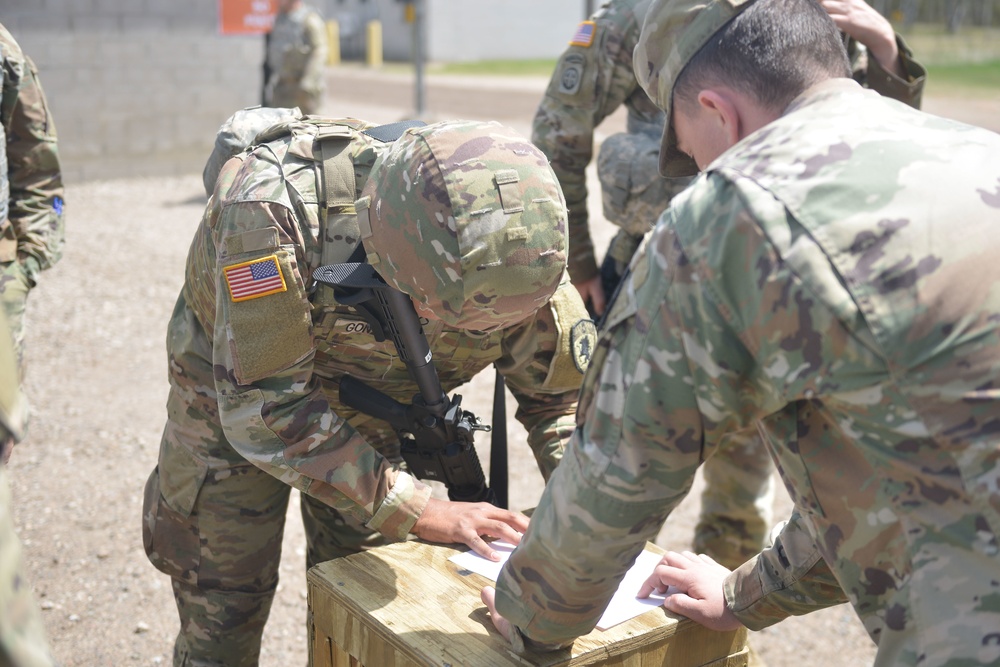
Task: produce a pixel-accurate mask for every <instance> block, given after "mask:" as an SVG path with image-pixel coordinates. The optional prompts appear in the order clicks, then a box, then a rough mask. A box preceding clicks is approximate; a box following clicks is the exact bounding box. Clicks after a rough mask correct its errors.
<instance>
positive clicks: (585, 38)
mask: <svg viewBox="0 0 1000 667" xmlns="http://www.w3.org/2000/svg"><path fill="white" fill-rule="evenodd" d="M596 30H597V24H596V23H594V22H593V21H583V22H582V23H580V25H578V26H577V27H576V32H575V33H573V39H571V40H569V45H570V46H582V47H584V48H589V47H590V45H591V44H593V43H594V32H595V31H596Z"/></svg>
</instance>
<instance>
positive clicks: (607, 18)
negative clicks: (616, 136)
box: [531, 0, 926, 296]
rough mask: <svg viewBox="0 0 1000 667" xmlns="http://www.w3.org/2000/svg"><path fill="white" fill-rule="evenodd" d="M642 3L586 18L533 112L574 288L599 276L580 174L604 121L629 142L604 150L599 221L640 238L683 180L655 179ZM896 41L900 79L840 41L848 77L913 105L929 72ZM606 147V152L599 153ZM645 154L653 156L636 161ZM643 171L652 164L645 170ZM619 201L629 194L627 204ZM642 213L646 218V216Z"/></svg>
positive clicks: (632, 0)
mask: <svg viewBox="0 0 1000 667" xmlns="http://www.w3.org/2000/svg"><path fill="white" fill-rule="evenodd" d="M648 5H649V0H609V1H608V2H606V3H605V4H604V5H602V7H601V8H600V10H598V11H597V12H596V13H595V14H594V16H593V17H592V18H591V21H592V22H593V36H592V37H590V38H588V39H584V40H582V41H581V42H579V43H577V40H576V39H574V41H572V42H570V46H569V47H568V48H567V49H566V51H565V52H564V53H563V54H562V56H561V57H560V59H559V63H558V64H557V65H556V69H555V72H554V73H553V76H552V79H551V80H550V81H549V85H548V88H547V89H546V91H545V95H544V97H543V98H542V101H541V103H540V104H539V106H538V110H537V111H536V113H535V118H534V122H533V125H532V135H531V139H532V142H533V143H534V144H535V145H536V146H538V147H539V148H540V149H541V150H542V152H544V153H545V154H546V155H547V156H548V157H549V160H551V162H552V168H553V169H554V170H555V172H556V175H557V176H558V177H559V182H560V184H561V185H562V188H563V192H564V193H565V195H566V205H567V206H568V207H569V229H570V234H569V241H570V245H569V247H570V256H569V274H570V277H571V278H572V279H573V282H576V283H578V282H582V281H585V280H587V279H589V278H593V277H594V276H595V275H597V260H596V256H595V253H594V244H593V241H592V239H591V237H590V227H589V213H588V211H587V177H586V173H585V170H586V168H587V165H589V164H590V161H591V158H592V157H593V152H594V133H595V131H596V128H597V127H598V125H600V124H601V122H602V121H603V120H604V119H605V118H607V117H608V116H609V115H611V114H612V113H614V112H615V111H616V110H617V109H618V108H619V107H620V106H621V105H623V104H624V105H625V107H626V109H627V110H628V120H627V132H628V134H630V135H635V138H634V139H632V140H623V141H618V142H613V143H614V145H613V146H612V145H610V144H609V145H608V146H606V147H605V148H602V156H601V158H602V159H601V162H602V164H601V165H600V166H599V170H598V171H599V174H600V179H601V183H602V186H603V189H604V192H603V193H602V195H603V196H602V199H603V201H604V212H605V217H607V218H608V220H609V221H610V222H612V223H614V224H616V225H618V226H619V227H622V228H623V229H625V230H626V231H627V232H629V233H630V234H636V235H641V234H642V233H644V232H645V231H648V229H651V228H652V226H653V224H654V223H655V222H656V216H657V215H658V214H659V212H660V211H662V210H663V209H664V208H666V207H667V205H668V204H669V201H670V198H671V197H673V196H674V195H675V194H676V193H677V192H679V191H680V190H682V189H683V188H684V187H685V186H687V184H688V183H689V182H690V181H689V179H673V180H667V179H662V178H658V176H659V174H657V173H656V172H655V170H654V169H652V167H653V166H655V165H656V164H657V160H656V155H658V154H659V148H660V137H661V134H662V131H663V120H664V117H663V112H662V111H660V110H659V109H657V108H656V105H655V104H654V103H653V102H652V101H651V100H650V99H649V97H648V96H647V95H646V93H645V92H644V91H643V90H642V88H641V87H640V86H639V84H638V82H637V81H636V77H635V71H634V69H633V62H632V52H633V50H634V49H635V45H636V42H637V41H638V40H639V33H640V31H641V28H642V20H643V17H644V16H645V14H646V9H647V7H648ZM897 42H898V46H899V53H900V58H901V60H902V64H903V68H904V69H905V70H906V72H907V74H908V77H907V79H906V80H903V79H900V78H899V77H897V76H896V75H895V74H892V73H890V72H887V71H886V70H884V69H883V68H882V67H881V66H880V65H879V64H878V62H877V61H876V60H875V59H874V58H869V57H868V54H867V51H866V50H865V48H864V47H863V46H862V45H860V44H858V43H857V42H856V41H855V40H853V39H848V40H847V42H846V44H845V45H846V47H847V49H848V54H849V56H850V58H851V66H852V69H853V72H854V78H855V79H856V80H857V81H858V82H860V83H862V84H863V85H865V86H867V87H870V88H872V89H873V90H876V91H878V92H879V93H881V94H883V95H886V96H888V97H892V98H893V99H898V100H900V101H902V102H906V103H907V104H910V105H911V106H914V107H916V108H920V101H921V96H922V93H923V87H924V81H925V80H926V71H925V70H924V68H923V67H922V66H921V65H920V64H919V63H917V62H916V61H915V60H914V59H913V57H912V53H911V51H910V49H909V48H908V47H907V46H906V44H905V43H904V42H903V40H902V38H899V37H897ZM585 43H586V45H584V44H585ZM605 149H607V150H610V151H612V154H610V155H608V156H604V155H603V152H604V151H605ZM647 155H651V156H652V159H643V158H644V157H646V156H647ZM612 163H613V164H612ZM605 164H607V165H608V166H607V167H605ZM646 166H649V168H647V169H643V167H646ZM639 172H643V173H639ZM650 172H652V173H650ZM616 198H617V199H621V198H628V199H629V204H625V203H622V202H618V201H615V199H616ZM657 206H658V207H657ZM647 211H652V213H651V214H648V219H645V218H646V217H647ZM637 217H639V218H643V219H638V220H637V219H636V218H637ZM609 296H610V295H609Z"/></svg>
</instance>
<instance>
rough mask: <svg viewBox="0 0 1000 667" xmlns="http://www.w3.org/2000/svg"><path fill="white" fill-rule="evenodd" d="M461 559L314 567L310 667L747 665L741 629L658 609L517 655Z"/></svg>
mask: <svg viewBox="0 0 1000 667" xmlns="http://www.w3.org/2000/svg"><path fill="white" fill-rule="evenodd" d="M648 548H652V549H654V550H655V547H653V545H650V546H649V547H648ZM463 550H464V549H463ZM456 553H458V550H457V549H454V548H451V547H446V546H440V545H431V544H426V543H423V542H418V541H410V542H401V543H398V544H393V545H390V546H386V547H381V548H378V549H374V550H372V551H367V552H364V553H360V554H355V555H352V556H348V557H346V558H340V559H337V560H332V561H328V562H326V563H320V564H319V565H317V566H316V567H314V568H312V569H310V570H309V573H308V576H307V581H308V588H309V622H310V646H309V665H310V666H311V667H359V666H360V667H410V666H422V667H423V666H431V665H436V666H438V667H459V666H460V665H468V666H474V667H479V666H484V667H492V666H494V665H496V666H507V665H510V666H516V667H557V666H560V667H561V666H567V667H568V666H570V665H573V666H575V665H609V666H620V667H653V666H654V665H655V666H660V665H663V666H668V665H669V666H670V667H702V666H707V665H710V666H712V667H746V665H747V660H748V658H747V656H748V652H747V648H746V631H745V630H739V631H736V632H713V631H711V630H708V629H706V628H704V627H702V626H700V625H698V624H697V623H694V622H692V621H689V620H687V619H678V618H677V617H674V616H672V615H670V614H669V613H668V612H667V611H666V610H664V609H663V608H662V607H658V608H655V609H652V610H650V611H648V612H646V613H644V614H642V615H641V616H638V617H636V618H634V619H632V620H630V621H626V622H625V623H622V624H620V625H617V626H615V627H612V628H610V629H608V630H604V631H601V630H594V631H593V632H591V633H590V634H589V635H587V636H586V637H581V638H579V639H577V640H576V642H575V643H574V644H573V646H572V647H571V648H570V649H567V650H564V651H559V652H554V653H538V654H532V655H528V656H518V655H516V654H515V653H513V652H512V651H511V650H510V644H509V643H508V642H507V641H506V640H505V639H504V638H503V637H502V636H501V635H500V634H499V633H498V632H497V631H496V630H495V629H494V627H493V622H492V621H491V620H490V617H489V614H488V613H487V611H486V607H485V606H484V605H483V603H482V602H481V601H480V599H479V591H480V590H481V589H482V587H483V586H485V585H492V583H493V582H491V581H490V580H488V579H486V578H485V577H482V576H480V575H478V574H474V573H471V572H469V571H468V570H463V569H460V568H459V567H458V566H457V565H455V564H454V563H452V562H450V561H449V560H448V558H450V557H451V556H453V555H454V554H456Z"/></svg>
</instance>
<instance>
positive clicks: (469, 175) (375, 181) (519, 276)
mask: <svg viewBox="0 0 1000 667" xmlns="http://www.w3.org/2000/svg"><path fill="white" fill-rule="evenodd" d="M365 206H367V207H368V214H367V215H365V214H364V211H363V208H364V207H365ZM358 207H359V211H358V212H359V216H358V219H359V222H360V227H361V238H362V241H363V243H364V247H365V252H366V254H367V258H368V262H369V263H370V264H371V265H372V266H373V267H374V268H375V270H376V271H378V273H379V275H381V276H382V278H383V279H384V280H385V281H386V282H387V283H388V284H389V285H391V286H393V287H395V288H396V289H399V290H400V291H402V292H404V293H406V294H408V295H409V296H410V297H411V298H413V299H414V300H415V301H417V302H418V303H420V304H423V306H424V307H425V308H426V309H427V310H429V311H431V312H432V313H433V314H434V315H435V316H436V317H438V318H439V319H441V320H443V321H444V322H445V323H446V324H448V325H450V326H454V327H458V328H462V329H471V330H479V331H489V330H494V329H498V328H502V327H505V326H509V325H511V324H514V323H515V322H518V321H520V320H522V319H524V318H525V317H528V316H529V315H531V314H533V313H534V312H535V311H537V310H538V309H539V308H540V307H541V306H543V305H544V304H545V303H547V302H548V300H549V299H550V298H551V296H552V294H553V293H554V292H555V290H556V287H557V286H558V285H559V282H560V279H561V278H562V275H563V272H564V270H565V267H566V246H567V243H568V240H567V229H568V228H567V211H566V203H565V200H564V199H563V194H562V190H561V189H560V187H559V182H558V180H557V179H556V176H555V173H554V172H553V171H552V168H551V167H550V166H549V162H548V160H547V159H546V157H545V155H544V154H542V152H541V151H539V150H538V149H537V148H535V146H533V145H532V144H531V142H530V141H528V140H527V139H525V138H524V137H523V136H521V135H520V134H519V133H518V132H516V131H514V130H512V129H510V128H509V127H505V126H503V125H501V124H499V123H495V122H478V121H464V120H457V121H444V122H440V123H434V124H432V125H425V126H422V127H415V128H410V129H408V130H407V131H406V132H405V133H404V134H403V135H402V136H401V137H400V138H399V139H397V140H396V141H395V142H394V143H393V144H391V145H390V146H389V147H387V148H386V150H385V151H384V152H383V153H382V154H381V155H380V156H379V157H378V159H377V160H376V161H375V164H374V165H373V167H372V171H371V174H370V176H369V179H368V182H367V183H366V184H365V187H364V189H363V191H362V197H361V199H360V200H359V202H358Z"/></svg>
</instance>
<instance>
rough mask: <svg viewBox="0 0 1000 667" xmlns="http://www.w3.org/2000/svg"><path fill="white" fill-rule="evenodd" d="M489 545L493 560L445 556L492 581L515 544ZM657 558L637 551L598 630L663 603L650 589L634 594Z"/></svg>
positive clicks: (471, 555) (467, 554)
mask: <svg viewBox="0 0 1000 667" xmlns="http://www.w3.org/2000/svg"><path fill="white" fill-rule="evenodd" d="M490 546H491V547H493V550H494V551H496V552H497V554H499V556H500V561H499V562H496V563H495V562H493V561H491V560H487V559H485V558H483V557H482V556H480V555H479V554H477V553H476V552H474V551H467V552H465V553H462V554H456V555H454V556H452V557H451V558H449V559H448V560H450V561H452V562H453V563H455V564H456V565H458V566H459V567H462V568H465V569H466V570H470V571H472V572H475V573H476V574H481V575H483V576H484V577H486V578H487V579H490V580H492V581H496V580H497V578H498V577H499V576H500V569H501V568H502V567H503V564H504V563H506V562H507V559H508V558H509V557H510V552H512V551H513V550H514V545H512V544H508V543H507V542H502V541H496V542H491V543H490ZM659 562H660V555H659V554H655V553H653V552H651V551H643V552H642V553H640V554H639V557H638V558H636V559H635V563H634V564H633V565H632V567H631V568H629V571H628V572H626V573H625V578H624V579H622V583H621V585H620V586H618V590H617V591H616V592H615V594H614V597H612V598H611V602H610V603H609V604H608V608H607V609H605V610H604V615H603V616H601V620H599V621H598V622H597V628H598V629H599V630H607V629H608V628H610V627H613V626H615V625H618V624H619V623H623V622H625V621H627V620H629V619H630V618H635V617H636V616H638V615H639V614H643V613H645V612H647V611H649V610H650V609H652V608H654V607H659V606H660V605H661V604H663V599H664V596H663V595H658V594H656V593H652V594H651V595H650V596H649V597H648V598H645V599H639V598H637V597H636V593H638V592H639V589H640V588H641V587H642V584H643V583H644V582H645V581H646V579H647V578H648V577H649V575H650V574H652V573H653V568H654V567H656V564H657V563H659Z"/></svg>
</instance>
